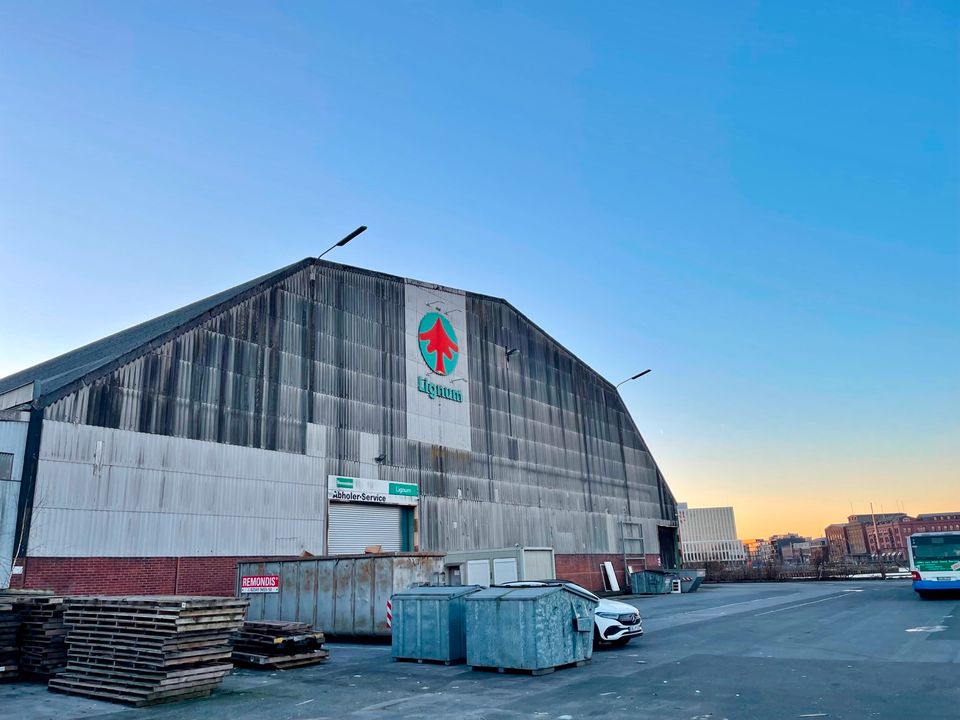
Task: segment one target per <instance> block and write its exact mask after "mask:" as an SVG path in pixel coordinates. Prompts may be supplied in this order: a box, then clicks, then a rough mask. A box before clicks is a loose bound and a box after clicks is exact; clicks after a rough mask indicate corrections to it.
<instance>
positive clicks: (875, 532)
mask: <svg viewBox="0 0 960 720" xmlns="http://www.w3.org/2000/svg"><path fill="white" fill-rule="evenodd" d="M870 517H871V518H873V539H874V541H875V542H876V543H877V562H878V563H879V564H880V579H881V580H886V579H887V572H886V570H884V569H883V558H881V557H880V531H879V530H877V516H876V515H874V514H873V503H870Z"/></svg>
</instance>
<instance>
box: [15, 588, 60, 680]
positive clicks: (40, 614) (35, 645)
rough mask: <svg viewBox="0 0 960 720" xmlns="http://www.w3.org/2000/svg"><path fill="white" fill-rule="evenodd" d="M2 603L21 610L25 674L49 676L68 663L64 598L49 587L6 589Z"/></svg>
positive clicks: (21, 648) (41, 678) (20, 637)
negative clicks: (44, 588) (48, 588)
mask: <svg viewBox="0 0 960 720" xmlns="http://www.w3.org/2000/svg"><path fill="white" fill-rule="evenodd" d="M0 603H10V604H11V605H13V607H14V609H15V610H17V611H18V612H19V613H20V634H19V637H18V644H19V646H20V671H21V674H22V675H23V677H25V678H28V679H33V680H44V681H46V680H49V679H50V678H51V677H53V676H54V675H56V674H57V673H58V672H60V671H61V670H63V668H64V666H65V665H66V664H67V646H66V643H65V639H66V635H67V628H66V625H64V622H63V598H62V597H59V596H57V595H54V594H53V593H52V592H50V591H49V590H9V589H8V590H3V591H0Z"/></svg>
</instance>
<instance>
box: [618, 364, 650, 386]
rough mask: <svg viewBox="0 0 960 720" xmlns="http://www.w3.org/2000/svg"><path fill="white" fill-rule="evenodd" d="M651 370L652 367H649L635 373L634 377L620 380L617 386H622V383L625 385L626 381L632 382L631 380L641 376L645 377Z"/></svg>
mask: <svg viewBox="0 0 960 720" xmlns="http://www.w3.org/2000/svg"><path fill="white" fill-rule="evenodd" d="M650 371H651V369H650V368H647V369H646V370H644V371H643V372H638V373H637V374H636V375H633V376H632V377H628V378H627V379H626V380H621V381H620V382H618V383H617V385H616V387H618V388H619V387H620V386H621V385H623V384H624V383H627V382H630V381H631V380H636V379H637V378H641V377H643V376H644V375H646V374H647V373H648V372H650Z"/></svg>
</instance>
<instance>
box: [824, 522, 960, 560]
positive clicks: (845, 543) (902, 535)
mask: <svg viewBox="0 0 960 720" xmlns="http://www.w3.org/2000/svg"><path fill="white" fill-rule="evenodd" d="M940 530H958V531H960V512H953V513H921V514H920V515H917V517H915V518H913V517H910V516H909V515H907V514H906V513H901V512H898V513H878V514H877V515H876V516H873V515H869V514H862V515H850V516H848V518H847V522H846V523H842V524H834V525H829V526H828V527H827V528H826V529H825V530H824V533H825V534H826V536H827V543H828V546H829V557H830V560H831V561H833V562H839V561H841V560H857V561H863V560H867V559H870V558H877V557H879V558H881V559H884V560H891V561H893V560H899V561H903V560H906V559H907V543H908V541H909V538H910V536H911V535H912V534H913V533H918V532H936V531H940Z"/></svg>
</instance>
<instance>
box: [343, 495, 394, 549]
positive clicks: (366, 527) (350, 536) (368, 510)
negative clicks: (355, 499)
mask: <svg viewBox="0 0 960 720" xmlns="http://www.w3.org/2000/svg"><path fill="white" fill-rule="evenodd" d="M400 512H401V508H399V507H396V506H393V505H363V504H360V503H336V502H332V503H330V531H329V534H328V535H327V544H328V546H329V552H330V554H331V555H352V554H356V553H362V552H363V549H364V548H365V547H368V546H370V545H380V546H381V547H382V548H383V550H385V551H388V552H399V551H400V548H401V547H402V546H403V537H402V535H401V531H400Z"/></svg>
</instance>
